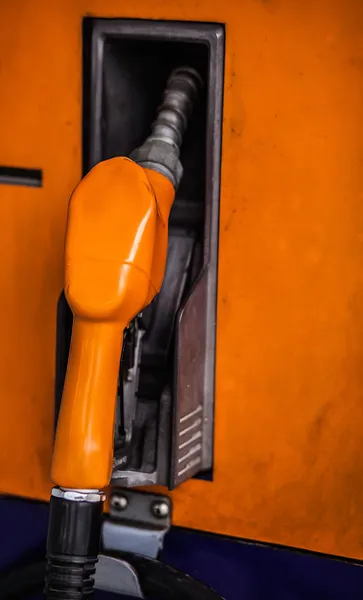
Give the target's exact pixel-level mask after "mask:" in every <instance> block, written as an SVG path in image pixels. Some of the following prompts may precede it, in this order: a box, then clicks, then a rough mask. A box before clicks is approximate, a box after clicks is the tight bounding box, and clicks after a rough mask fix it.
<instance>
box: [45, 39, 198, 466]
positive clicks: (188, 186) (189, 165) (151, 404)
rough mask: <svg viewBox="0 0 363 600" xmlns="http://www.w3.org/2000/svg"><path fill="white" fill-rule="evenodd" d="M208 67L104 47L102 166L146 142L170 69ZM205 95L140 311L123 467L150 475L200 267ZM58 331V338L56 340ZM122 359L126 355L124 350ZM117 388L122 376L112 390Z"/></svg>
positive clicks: (167, 47)
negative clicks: (162, 270) (159, 262)
mask: <svg viewBox="0 0 363 600" xmlns="http://www.w3.org/2000/svg"><path fill="white" fill-rule="evenodd" d="M87 44H88V42H87V38H85V56H86V63H85V71H84V93H85V101H84V113H85V114H84V157H87V156H88V151H87V145H88V144H89V136H88V129H89V127H87V121H88V119H89V118H90V115H89V114H87V110H88V102H87V95H89V82H88V81H87V79H88V76H89V74H90V73H91V60H90V58H91V57H89V58H88V59H87V56H89V54H88V52H89V48H90V45H88V46H87ZM87 49H88V52H87ZM87 60H88V63H87ZM208 63H209V49H208V46H207V45H205V44H203V43H195V42H174V41H173V42H170V41H158V40H155V39H136V38H133V39H130V38H126V39H125V38H124V39H120V38H117V37H113V38H108V39H106V41H105V47H104V57H103V89H102V117H101V120H102V123H101V125H102V127H101V138H102V139H101V148H102V157H101V158H102V160H105V159H108V158H112V157H114V156H122V155H124V156H125V155H126V156H127V155H129V154H130V152H131V151H132V150H133V149H134V148H136V147H137V146H139V145H141V144H142V142H143V141H144V140H145V139H146V137H147V136H148V134H149V133H150V128H151V124H152V122H153V120H154V119H155V116H156V114H157V109H158V106H159V105H160V102H161V100H162V96H163V91H164V89H165V86H166V83H167V79H168V76H169V75H170V73H171V72H172V70H173V69H174V68H176V67H179V66H190V67H193V68H195V69H196V70H197V71H198V72H199V73H200V75H201V77H202V79H203V81H204V82H205V84H207V77H208ZM206 89H207V85H205V89H204V91H203V92H202V96H201V98H200V99H199V102H198V104H197V106H196V109H195V112H194V114H193V116H192V118H191V121H190V123H189V126H188V129H187V131H186V134H185V137H184V142H183V146H182V152H181V162H182V165H183V169H184V173H183V178H182V181H181V184H180V187H179V189H178V191H177V195H176V199H175V202H174V205H173V208H172V212H171V216H170V220H169V250H168V265H167V269H166V274H165V279H164V285H163V288H162V291H161V293H160V295H159V296H158V297H157V299H156V300H155V301H154V302H153V304H152V306H151V307H150V308H149V309H148V312H149V315H148V316H149V320H150V323H151V325H150V326H149V327H148V329H147V332H146V334H145V336H144V342H143V352H142V358H141V368H140V379H139V387H138V409H137V413H136V420H135V427H134V432H133V444H132V452H131V454H130V456H129V461H130V462H129V465H128V466H129V468H132V469H142V470H145V471H151V470H153V468H154V467H155V447H156V446H155V439H156V436H157V433H158V432H157V423H156V418H155V417H156V415H157V411H158V403H159V401H160V398H161V394H162V391H163V389H164V388H165V386H166V385H169V386H171V387H172V378H173V336H174V324H175V317H176V314H177V310H178V308H179V307H180V305H181V304H182V302H183V298H185V297H186V296H187V295H188V290H190V289H191V287H192V285H193V283H194V282H195V280H196V278H197V276H198V274H199V272H200V269H201V266H202V257H203V232H204V201H205V180H206V172H205V169H206V167H205V162H206V148H205V143H206V116H207V111H206V106H207V97H206V91H205V90H206ZM88 122H89V121H88ZM89 168H90V165H89V164H87V158H86V159H85V162H84V171H85V172H87V171H88V170H89ZM120 235H122V232H120ZM62 303H63V304H62ZM64 303H65V300H64V298H63V299H61V301H60V310H59V311H58V341H59V340H61V341H63V343H62V344H61V345H63V351H62V350H61V348H60V344H59V343H58V344H57V366H58V368H57V396H58V402H59V401H60V397H61V390H62V388H63V383H64V377H65V370H66V362H67V357H68V352H69V342H70V328H71V322H72V319H71V317H70V316H69V313H67V307H66V306H64ZM68 310H69V309H68ZM62 315H63V316H62ZM59 320H61V324H59ZM60 328H61V329H62V330H63V331H62V332H61V333H59V329H60ZM65 328H66V329H67V331H65ZM125 352H126V353H127V344H126V346H125ZM123 359H124V361H125V364H127V360H128V357H127V355H126V356H125V355H124V357H123ZM121 381H122V373H121V377H120V383H121ZM121 396H122V394H121ZM124 434H125V432H124V431H123V430H122V422H121V421H120V422H119V432H118V435H116V440H115V442H116V448H117V445H119V444H120V443H121V444H122V439H123V438H124Z"/></svg>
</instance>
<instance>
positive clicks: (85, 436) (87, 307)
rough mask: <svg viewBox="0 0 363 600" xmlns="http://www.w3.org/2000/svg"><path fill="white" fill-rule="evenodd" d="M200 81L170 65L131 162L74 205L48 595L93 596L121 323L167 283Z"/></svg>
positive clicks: (91, 178)
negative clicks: (171, 228)
mask: <svg viewBox="0 0 363 600" xmlns="http://www.w3.org/2000/svg"><path fill="white" fill-rule="evenodd" d="M199 87H200V79H199V76H198V75H197V73H196V72H195V71H193V70H192V69H188V68H185V69H177V70H176V71H174V72H173V73H172V75H171V76H170V78H169V80H168V83H167V86H166V90H165V93H164V99H163V103H162V105H161V107H160V110H159V113H158V116H157V119H156V121H155V123H154V125H153V127H152V132H151V135H150V137H149V138H147V140H146V142H145V144H143V145H142V146H141V147H140V148H139V149H138V150H136V151H135V152H134V153H133V155H132V158H133V160H131V159H130V158H121V157H119V158H113V159H110V160H107V161H104V162H101V163H99V164H98V165H96V166H95V167H94V168H93V169H92V170H91V171H90V172H89V173H88V175H86V177H84V179H82V181H81V182H80V184H79V185H78V186H77V188H76V189H75V191H74V192H73V194H72V196H71V199H70V202H69V209H68V219H67V229H66V244H65V285H64V289H65V295H66V298H67V301H68V304H69V306H70V308H71V310H72V313H73V327H72V339H71V347H70V353H69V358H68V365H67V372H66V378H65V383H64V388H63V394H62V401H61V407H60V412H59V417H58V423H57V431H56V439H55V445H54V453H53V463H52V480H53V483H54V484H55V487H54V488H53V491H52V496H51V501H50V518H49V526H48V541H47V557H48V563H47V564H48V566H47V579H46V594H47V598H48V599H49V600H50V599H52V600H66V599H67V598H69V599H72V600H81V599H82V598H84V597H90V596H91V595H92V590H93V577H92V575H93V573H94V569H95V564H96V561H97V554H98V545H99V537H100V527H101V516H102V509H103V502H104V494H103V492H102V490H103V489H104V488H105V487H106V486H107V485H108V484H109V482H110V478H111V474H112V465H113V436H114V419H115V407H116V396H117V382H118V373H119V365H120V356H121V349H122V341H123V334H124V329H125V328H126V327H127V326H128V325H129V323H130V321H131V320H132V319H133V318H134V317H135V316H136V315H137V314H138V313H139V312H140V311H141V310H142V309H143V308H144V307H145V306H146V305H148V304H149V303H150V302H151V300H152V299H153V298H154V296H155V295H156V294H157V293H158V292H159V291H160V288H161V284H162V280H163V277H164V270H165V264H166V255H167V246H168V218H169V213H170V209H171V206H172V203H173V201H174V196H175V189H176V187H177V185H178V183H179V181H180V178H181V174H182V168H181V165H180V161H179V153H180V147H181V143H182V139H183V134H184V131H185V128H186V126H187V121H188V117H189V115H190V113H191V110H192V106H193V103H194V101H195V100H196V98H197V90H198V88H199Z"/></svg>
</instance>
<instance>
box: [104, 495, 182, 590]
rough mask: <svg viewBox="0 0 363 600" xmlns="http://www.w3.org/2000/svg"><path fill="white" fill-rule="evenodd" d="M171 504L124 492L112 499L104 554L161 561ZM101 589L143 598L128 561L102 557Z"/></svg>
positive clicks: (106, 528) (106, 522)
mask: <svg viewBox="0 0 363 600" xmlns="http://www.w3.org/2000/svg"><path fill="white" fill-rule="evenodd" d="M171 509H172V505H171V501H170V499H169V498H168V497H167V496H161V495H159V494H150V493H145V492H135V491H133V490H128V489H121V490H119V491H117V492H113V493H112V494H111V496H110V512H109V517H106V518H105V520H104V522H103V525H102V532H101V543H102V549H103V551H104V552H106V553H107V552H111V553H112V552H113V553H117V552H131V553H134V554H139V555H141V556H145V557H148V558H157V556H158V554H159V552H160V551H161V549H162V547H163V542H164V536H165V534H166V533H167V532H168V531H169V529H170V525H171ZM95 587H96V588H97V589H103V590H108V591H112V592H117V593H123V594H126V595H128V596H132V597H136V598H143V595H142V592H141V588H140V584H139V580H138V577H137V573H136V571H135V570H134V569H133V567H132V566H131V565H129V564H128V563H127V562H126V561H124V560H120V559H116V558H112V557H107V556H103V557H102V556H100V561H99V563H98V565H97V569H96V577H95Z"/></svg>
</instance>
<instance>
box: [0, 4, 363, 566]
mask: <svg viewBox="0 0 363 600" xmlns="http://www.w3.org/2000/svg"><path fill="white" fill-rule="evenodd" d="M85 15H95V16H103V17H140V18H154V19H160V18H163V19H182V20H196V21H218V22H222V23H225V24H226V63H225V84H224V85H225V87H224V119H223V157H222V158H223V162H222V184H221V215H220V254H219V282H218V286H219V287H218V332H217V338H218V339H217V372H216V388H217V391H216V435H215V468H214V481H213V482H206V481H196V480H193V481H190V482H188V483H187V484H185V485H183V486H182V487H181V488H180V489H178V490H176V491H175V492H174V493H173V499H174V509H175V510H174V520H175V522H176V523H177V524H179V525H183V526H187V527H194V528H202V529H205V530H209V531H215V532H218V533H225V534H229V535H235V536H240V537H244V538H250V539H258V540H262V541H269V542H274V543H281V544H287V545H292V546H299V547H302V548H308V549H313V550H318V551H321V552H327V553H332V554H338V555H343V556H350V557H356V558H363V511H362V499H363V483H362V471H363V437H362V428H363V401H362V400H363V369H362V364H363V168H362V162H363V126H362V124H363V34H362V32H363V4H362V2H360V1H359V0H329V1H328V0H306V1H305V2H302V1H299V0H265V1H260V0H243V1H241V0H230V1H229V2H228V3H221V2H217V1H211V0H178V2H176V1H170V2H169V3H165V2H163V1H161V0H155V1H154V2H153V3H152V4H150V3H149V2H146V0H139V2H137V3H136V2H134V3H121V4H120V3H119V2H116V1H115V0H64V1H63V2H56V1H55V0H51V1H50V2H48V3H46V4H45V3H44V2H42V0H33V2H29V1H25V0H14V1H13V2H12V3H5V2H4V3H2V4H1V5H0V16H1V19H0V29H1V35H0V50H1V56H2V57H3V58H2V61H1V65H0V77H1V82H2V91H1V94H0V130H1V141H0V164H7V165H17V166H25V167H39V168H42V169H43V171H44V187H43V189H39V190H37V189H26V188H23V189H22V188H11V187H6V186H3V187H1V189H0V195H1V202H0V211H1V222H2V224H3V227H2V235H1V238H0V254H1V256H2V277H1V289H0V292H1V293H0V297H1V314H0V326H1V332H2V343H1V344H0V399H1V403H0V488H1V490H3V491H6V492H9V493H14V494H20V495H25V496H30V497H38V498H44V499H47V498H48V495H49V491H50V487H51V483H50V464H51V451H52V440H53V407H54V373H55V358H54V355H55V318H56V303H57V298H58V295H59V293H60V291H61V287H62V281H63V273H62V270H63V267H62V265H63V240H64V232H65V222H66V209H67V202H68V198H69V196H70V194H71V192H72V190H73V189H74V187H75V185H76V184H77V183H78V181H79V179H80V176H81V113H82V106H81V86H82V81H81V62H82V61H81V52H82V41H81V18H82V17H83V16H85ZM15 433H16V435H15ZM20 436H21V443H19V441H15V440H19V439H20Z"/></svg>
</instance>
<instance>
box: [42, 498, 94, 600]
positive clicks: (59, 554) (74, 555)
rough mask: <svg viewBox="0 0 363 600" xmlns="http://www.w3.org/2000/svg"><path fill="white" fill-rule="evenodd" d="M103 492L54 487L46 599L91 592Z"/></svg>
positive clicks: (73, 599) (80, 597)
mask: <svg viewBox="0 0 363 600" xmlns="http://www.w3.org/2000/svg"><path fill="white" fill-rule="evenodd" d="M104 500H105V495H104V494H103V493H102V492H100V491H98V490H73V489H64V488H59V487H55V488H53V490H52V496H51V499H50V513H49V525H48V539H47V568H46V580H45V594H46V598H47V600H85V599H86V598H91V596H92V594H93V585H94V579H93V576H94V573H95V570H96V563H97V560H98V552H99V545H100V535H101V522H102V514H103V503H104Z"/></svg>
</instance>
